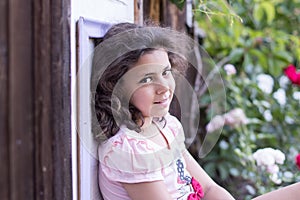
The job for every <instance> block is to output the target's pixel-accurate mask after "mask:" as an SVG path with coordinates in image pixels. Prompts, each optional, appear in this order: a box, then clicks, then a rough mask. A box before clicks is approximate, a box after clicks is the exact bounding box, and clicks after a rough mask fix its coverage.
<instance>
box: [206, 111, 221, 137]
mask: <svg viewBox="0 0 300 200" xmlns="http://www.w3.org/2000/svg"><path fill="white" fill-rule="evenodd" d="M224 124H225V119H224V117H223V116H222V115H216V116H214V117H213V118H212V120H211V121H210V122H209V123H208V124H207V125H206V131H207V132H208V133H211V132H214V131H216V130H219V129H221V128H222V127H223V126H224Z"/></svg>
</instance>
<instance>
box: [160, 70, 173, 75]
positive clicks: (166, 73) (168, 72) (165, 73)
mask: <svg viewBox="0 0 300 200" xmlns="http://www.w3.org/2000/svg"><path fill="white" fill-rule="evenodd" d="M171 72H172V69H171V68H170V69H166V70H165V71H164V72H163V73H162V75H163V76H168V75H169V74H171Z"/></svg>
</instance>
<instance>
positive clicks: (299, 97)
mask: <svg viewBox="0 0 300 200" xmlns="http://www.w3.org/2000/svg"><path fill="white" fill-rule="evenodd" d="M293 98H294V99H295V100H298V101H299V102H300V92H294V93H293Z"/></svg>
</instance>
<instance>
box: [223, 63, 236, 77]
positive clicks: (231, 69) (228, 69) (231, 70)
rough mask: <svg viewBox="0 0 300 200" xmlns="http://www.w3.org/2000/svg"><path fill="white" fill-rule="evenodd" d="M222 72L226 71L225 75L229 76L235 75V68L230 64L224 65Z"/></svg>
mask: <svg viewBox="0 0 300 200" xmlns="http://www.w3.org/2000/svg"><path fill="white" fill-rule="evenodd" d="M224 70H225V71H226V74H227V75H229V76H230V75H234V74H236V69H235V66H234V65H232V64H226V65H224Z"/></svg>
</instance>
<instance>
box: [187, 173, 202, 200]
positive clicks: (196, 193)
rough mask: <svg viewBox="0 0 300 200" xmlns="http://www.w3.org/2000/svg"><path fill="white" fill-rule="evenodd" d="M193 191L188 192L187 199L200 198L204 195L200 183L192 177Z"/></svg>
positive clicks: (199, 199)
mask: <svg viewBox="0 0 300 200" xmlns="http://www.w3.org/2000/svg"><path fill="white" fill-rule="evenodd" d="M191 184H192V187H193V189H194V193H192V194H190V195H189V196H188V198H187V200H201V198H203V197H204V192H203V189H202V186H201V185H200V183H199V182H198V181H197V180H196V179H194V178H193V177H192V181H191Z"/></svg>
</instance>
